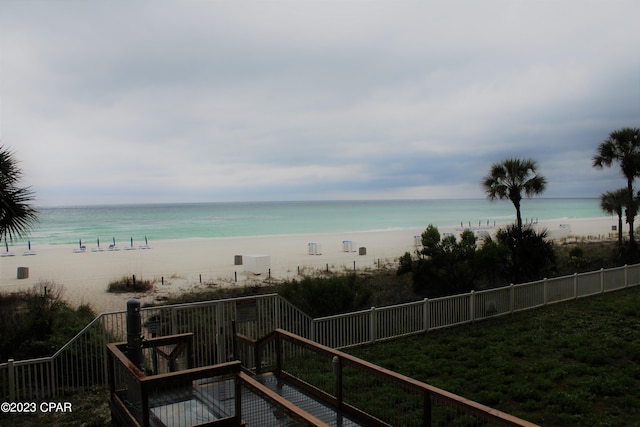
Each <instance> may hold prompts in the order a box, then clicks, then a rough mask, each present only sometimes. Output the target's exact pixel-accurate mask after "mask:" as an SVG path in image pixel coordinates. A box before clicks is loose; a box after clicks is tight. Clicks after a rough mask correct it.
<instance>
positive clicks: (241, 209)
mask: <svg viewBox="0 0 640 427" xmlns="http://www.w3.org/2000/svg"><path fill="white" fill-rule="evenodd" d="M39 213H40V221H39V223H38V224H37V225H36V227H35V228H34V229H33V230H32V231H31V233H30V234H29V235H28V236H27V237H26V238H25V239H24V241H21V242H14V243H13V245H14V246H17V245H24V244H26V241H27V240H29V241H31V244H32V245H36V246H38V245H57V244H77V243H78V242H79V240H82V241H83V242H87V243H88V244H93V243H95V242H96V240H97V239H100V241H101V242H104V244H105V246H106V245H108V244H109V243H111V242H112V240H113V239H115V240H116V242H118V243H119V244H127V243H129V242H130V240H131V239H133V240H134V244H140V243H141V242H143V241H144V239H145V237H146V238H148V239H149V240H150V241H151V242H152V241H153V240H171V239H184V238H199V237H200V238H208V237H236V236H259V235H278V234H306V233H330V232H351V231H369V230H390V229H404V228H416V227H418V228H421V227H424V228H426V227H427V226H428V225H429V224H433V225H436V226H440V227H443V226H453V225H459V224H460V223H462V224H465V225H468V224H469V223H470V224H471V225H474V224H475V225H478V224H479V223H482V224H486V223H491V224H493V223H494V222H495V223H497V224H500V223H504V222H511V221H515V209H514V207H513V205H512V204H511V202H509V201H494V202H490V201H489V200H487V199H472V200H469V199H466V200H449V199H447V200H359V201H292V202H235V203H188V204H178V203H176V204H144V205H105V206H66V207H42V208H39ZM522 216H523V219H524V220H525V221H531V220H535V219H538V220H551V219H563V218H596V217H603V216H606V214H605V213H604V212H602V210H601V209H600V207H599V199H596V198H593V199H544V198H534V199H525V200H523V202H522Z"/></svg>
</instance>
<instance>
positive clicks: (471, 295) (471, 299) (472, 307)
mask: <svg viewBox="0 0 640 427" xmlns="http://www.w3.org/2000/svg"><path fill="white" fill-rule="evenodd" d="M475 311H476V295H475V293H474V292H473V291H471V292H469V317H470V319H471V323H473V322H474V321H475V320H476V313H475Z"/></svg>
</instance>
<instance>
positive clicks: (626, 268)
mask: <svg viewBox="0 0 640 427" xmlns="http://www.w3.org/2000/svg"><path fill="white" fill-rule="evenodd" d="M624 287H625V288H627V287H629V266H628V265H627V264H625V265H624Z"/></svg>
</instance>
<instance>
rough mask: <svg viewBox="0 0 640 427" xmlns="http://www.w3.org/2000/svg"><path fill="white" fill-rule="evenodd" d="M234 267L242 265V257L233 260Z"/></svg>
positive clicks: (237, 256)
mask: <svg viewBox="0 0 640 427" xmlns="http://www.w3.org/2000/svg"><path fill="white" fill-rule="evenodd" d="M233 265H242V255H236V256H235V257H234V258H233Z"/></svg>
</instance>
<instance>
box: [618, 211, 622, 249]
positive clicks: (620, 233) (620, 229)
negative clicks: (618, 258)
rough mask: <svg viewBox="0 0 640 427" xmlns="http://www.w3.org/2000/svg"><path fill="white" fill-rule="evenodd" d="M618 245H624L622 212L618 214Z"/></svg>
mask: <svg viewBox="0 0 640 427" xmlns="http://www.w3.org/2000/svg"><path fill="white" fill-rule="evenodd" d="M618 244H619V245H621V244H622V212H620V213H619V214H618Z"/></svg>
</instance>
